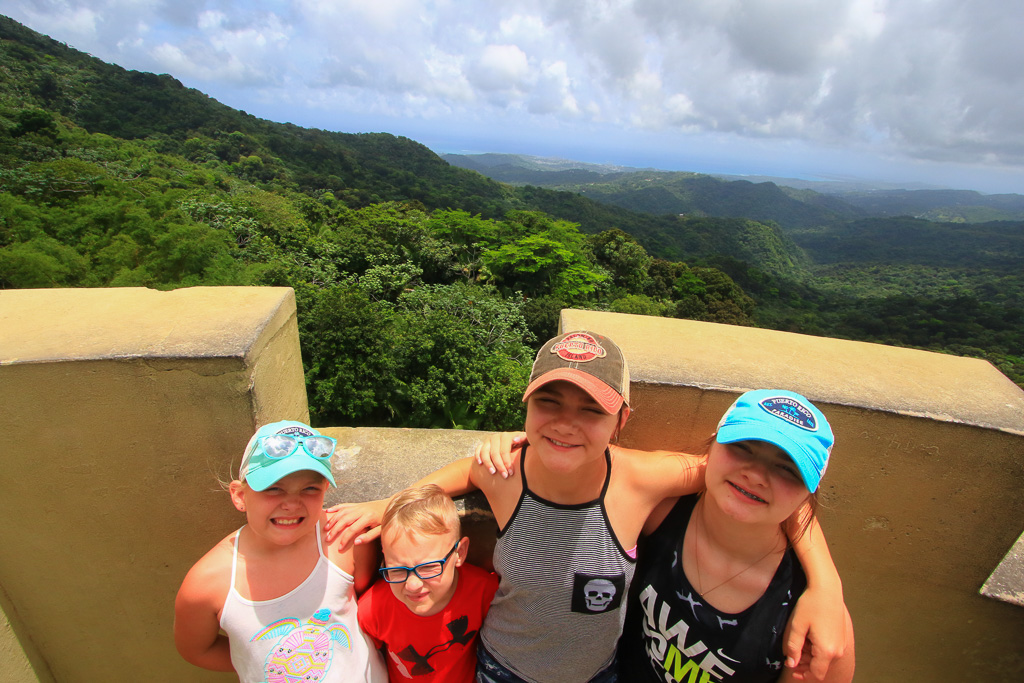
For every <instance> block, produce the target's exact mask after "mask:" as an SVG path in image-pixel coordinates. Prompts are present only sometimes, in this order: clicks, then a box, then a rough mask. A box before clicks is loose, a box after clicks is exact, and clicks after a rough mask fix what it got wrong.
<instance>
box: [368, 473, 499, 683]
mask: <svg viewBox="0 0 1024 683" xmlns="http://www.w3.org/2000/svg"><path fill="white" fill-rule="evenodd" d="M460 533H461V531H460V525H459V516H458V513H457V512H456V510H455V504H454V503H453V502H452V499H451V498H450V497H449V496H448V495H447V494H445V493H444V491H442V490H441V488H440V487H439V486H435V485H433V484H430V485H427V486H421V487H417V488H411V489H406V490H405V491H402V492H401V493H399V494H398V495H396V496H395V497H394V498H393V499H392V500H391V502H390V503H389V504H388V506H387V510H386V511H385V512H384V518H383V521H382V523H381V537H380V538H381V547H382V549H383V551H384V566H383V567H382V568H381V569H380V573H381V576H382V577H383V579H384V580H383V581H378V582H377V583H376V584H374V585H373V587H372V588H370V590H368V591H367V592H366V593H365V594H364V595H363V596H362V598H360V600H359V624H360V626H361V627H362V629H363V631H364V632H365V633H366V634H367V635H368V636H370V638H372V639H373V641H374V642H375V643H376V644H377V646H378V647H380V649H381V651H382V652H383V653H384V658H385V661H386V662H387V665H388V678H389V680H391V681H401V680H403V679H412V680H413V681H415V682H416V683H421V682H422V683H427V682H428V681H446V682H447V681H453V682H456V683H457V682H460V681H464V682H465V683H471V682H472V681H473V678H474V672H475V670H476V646H477V641H478V634H479V632H480V626H481V625H482V624H483V620H484V616H486V614H487V610H488V608H489V607H490V605H491V599H492V598H493V597H494V593H495V591H496V590H497V588H498V577H497V576H496V575H494V574H492V573H490V572H487V571H485V570H483V569H480V568H479V567H475V566H473V565H469V564H464V562H465V560H466V553H467V551H468V549H469V538H468V537H460Z"/></svg>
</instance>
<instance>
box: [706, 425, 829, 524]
mask: <svg viewBox="0 0 1024 683" xmlns="http://www.w3.org/2000/svg"><path fill="white" fill-rule="evenodd" d="M705 481H706V485H707V495H708V496H709V497H710V498H711V499H712V500H713V501H714V503H715V504H717V505H718V507H720V508H721V509H722V510H723V511H724V512H725V513H726V514H728V515H729V516H731V517H733V518H734V519H736V520H737V521H741V522H750V523H772V524H781V523H782V522H783V521H785V520H786V519H787V518H788V517H789V516H790V515H791V514H792V513H793V512H794V511H795V510H796V509H797V508H798V507H799V506H800V505H801V504H802V503H803V502H804V501H805V500H807V498H808V496H809V495H810V494H809V493H808V491H807V486H806V485H805V484H804V482H803V479H801V478H800V472H799V470H797V467H796V465H795V464H794V463H793V461H792V459H791V458H790V457H789V455H788V454H787V453H786V452H785V451H783V450H782V449H781V448H779V447H778V446H776V445H774V444H770V443H768V442H767V441H737V442H735V443H730V444H720V443H718V442H717V441H713V442H712V443H711V449H710V450H709V452H708V465H707V471H706V475H705Z"/></svg>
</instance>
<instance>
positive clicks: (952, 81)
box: [3, 0, 1024, 189]
mask: <svg viewBox="0 0 1024 683" xmlns="http://www.w3.org/2000/svg"><path fill="white" fill-rule="evenodd" d="M3 11H4V12H5V13H7V14H9V15H10V16H12V17H14V18H15V19H17V20H20V21H23V22H25V23H27V24H28V25H29V26H30V27H31V28H34V29H36V30H39V31H41V32H43V33H47V34H50V35H52V36H54V37H55V38H57V39H58V40H64V41H66V42H68V43H69V44H71V45H73V46H75V47H78V48H79V49H82V50H84V51H87V52H90V53H92V54H94V55H96V56H98V57H100V58H102V59H106V60H108V61H115V62H117V63H119V64H122V65H123V66H126V67H128V68H135V69H144V70H153V71H158V72H160V71H166V72H169V73H171V74H172V75H175V76H177V77H179V78H181V79H183V80H185V81H186V82H187V84H188V85H191V86H193V87H197V88H200V89H201V90H204V91H205V92H208V93H209V94H211V95H213V96H214V97H218V91H219V89H224V90H225V91H230V93H231V95H232V97H234V98H240V99H239V101H238V102H237V104H233V106H238V107H239V108H243V109H246V110H247V111H254V106H253V105H254V103H256V104H258V101H262V102H267V103H273V102H283V101H289V102H292V103H293V106H295V107H299V106H310V107H314V108H317V109H318V110H319V111H322V112H328V111H334V112H337V113H338V115H341V114H344V115H346V116H356V117H362V118H364V119H369V118H372V117H373V116H394V117H401V116H409V117H413V118H414V119H418V120H423V121H425V120H435V121H437V122H438V123H445V124H447V125H449V126H459V123H458V121H473V122H488V121H492V122H498V121H505V120H506V119H507V117H515V121H516V125H517V127H519V128H521V129H522V130H523V131H524V135H525V134H526V133H525V131H526V130H527V129H528V128H529V127H530V126H537V127H538V128H537V129H538V130H542V129H548V130H550V129H552V127H558V126H563V125H564V126H568V127H569V129H572V130H581V131H582V130H588V128H587V127H586V126H584V125H583V124H585V123H588V122H589V123H590V124H592V125H594V126H601V125H609V126H615V127H618V129H619V130H621V131H622V134H623V135H626V134H627V132H628V131H629V130H630V128H631V127H635V128H636V129H637V130H646V131H662V132H663V133H665V134H668V133H670V132H673V131H675V132H677V133H686V134H687V135H698V134H708V135H720V134H730V135H735V136H738V137H739V138H743V137H746V138H749V139H751V140H754V139H769V138H778V139H780V140H782V141H792V142H800V141H802V142H803V143H806V144H808V145H824V146H826V147H827V148H828V149H830V150H833V151H834V150H837V149H841V148H843V147H847V148H850V149H856V148H860V149H867V150H874V151H875V153H876V154H878V155H886V156H888V157H889V158H894V157H898V156H899V155H904V156H906V157H908V158H917V159H922V160H942V161H944V162H950V161H958V162H964V163H972V164H973V163H979V164H980V163H984V164H990V165H993V164H995V165H999V164H1002V165H1005V164H1011V165H1015V166H1020V167H1022V168H1024V128H1022V127H1021V126H1020V123H1019V122H1020V121H1021V120H1024V71H1022V70H1021V69H1020V64H1022V63H1024V41H1021V40H1020V39H1019V38H1018V36H1020V35H1021V34H1022V30H1024V14H1022V13H1020V12H1015V11H1013V10H1012V8H1009V7H1008V6H1007V5H1006V4H1005V3H1004V2H1002V0H972V1H970V2H968V0H832V1H831V2H821V1H820V0H687V1H686V2H680V1H679V0H517V2H515V3H508V2H505V1H503V0H501V1H499V0H477V2H473V3H465V2H457V1H456V0H375V1H374V2H366V1H365V0H292V1H290V2H289V1H287V0H248V1H247V2H241V1H240V0H218V1H216V2H215V1H213V0H9V1H8V2H5V9H4V10H3ZM240 86H244V87H240ZM222 99H223V98H222ZM228 103H229V104H232V102H228ZM343 107H344V108H346V109H345V110H344V111H342V108H343ZM431 117H435V118H433V119H431ZM319 125H320V127H325V128H330V127H332V123H331V121H330V120H329V119H326V118H325V119H323V120H322V121H321V122H320V124H319ZM481 125H483V124H481ZM604 142H608V143H610V141H604ZM1022 189H1024V188H1022Z"/></svg>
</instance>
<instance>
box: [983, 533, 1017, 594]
mask: <svg viewBox="0 0 1024 683" xmlns="http://www.w3.org/2000/svg"><path fill="white" fill-rule="evenodd" d="M978 592H979V593H981V594H982V595H984V596H985V597H988V598H992V599H993V600H1001V601H1002V602H1008V603H1010V604H1011V605H1017V606H1018V607H1024V534H1021V536H1020V538H1018V539H1017V542H1016V543H1014V544H1013V547H1012V548H1010V551H1009V552H1008V553H1006V557H1004V558H1003V561H1002V562H1000V563H999V565H998V566H997V567H996V568H995V571H993V572H992V574H991V576H989V577H988V580H986V581H985V584H984V585H983V586H982V587H981V590H980V591H978Z"/></svg>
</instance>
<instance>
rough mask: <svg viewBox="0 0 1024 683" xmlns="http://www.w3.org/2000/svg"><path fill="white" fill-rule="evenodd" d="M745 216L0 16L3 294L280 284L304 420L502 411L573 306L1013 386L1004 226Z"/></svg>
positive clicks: (1014, 332) (421, 420)
mask: <svg viewBox="0 0 1024 683" xmlns="http://www.w3.org/2000/svg"><path fill="white" fill-rule="evenodd" d="M747 213H752V211H747V210H744V211H738V212H729V211H723V212H721V214H720V215H710V214H708V213H707V212H705V213H704V214H702V215H687V216H679V215H677V214H673V213H660V214H659V213H648V212H643V211H636V210H630V209H628V208H624V207H622V206H616V205H613V204H611V203H605V202H598V201H595V200H594V199H592V198H589V197H588V196H584V195H583V194H581V193H579V192H568V191H556V190H552V189H546V188H540V187H537V186H512V185H508V184H503V183H499V182H496V181H494V180H492V179H489V178H487V177H485V176H483V175H481V174H479V173H476V172H474V171H471V170H467V169H462V168H458V167H455V166H452V165H450V164H448V163H447V162H445V161H444V160H442V159H441V158H439V157H438V156H437V155H435V154H434V153H433V152H431V151H430V150H428V149H427V148H426V147H424V146H422V145H420V144H418V143H416V142H414V141H412V140H408V139H405V138H400V137H395V136H391V135H387V134H359V135H353V134H344V133H333V132H328V131H322V130H310V129H303V128H299V127H297V126H293V125H290V124H279V123H274V122H270V121H265V120H260V119H257V118H255V117H252V116H250V115H248V114H245V113H244V112H238V111H235V110H232V109H230V108H228V107H226V106H224V105H222V104H220V103H218V102H216V101H215V100H213V99H210V98H209V97H207V96H205V95H203V94H202V93H200V92H198V91H195V90H191V89H188V88H185V87H183V86H182V85H181V84H180V83H179V82H178V81H176V80H175V79H174V78H172V77H171V76H167V75H162V76H156V75H153V74H147V73H139V72H132V71H126V70H124V69H121V68H120V67H117V66H113V65H110V64H105V63H103V62H101V61H99V60H97V59H95V58H93V57H90V56H88V55H85V54H83V53H80V52H78V51H76V50H74V49H72V48H70V47H67V46H65V45H63V44H60V43H57V42H55V41H52V40H50V39H49V38H46V37H45V36H41V35H39V34H36V33H33V32H32V31H30V30H28V29H26V28H25V27H23V26H21V25H20V24H17V23H16V22H14V21H12V20H10V19H7V18H5V17H0V288H25V287H108V286H145V287H154V288H174V287H183V286H193V285H227V284H231V285H287V286H291V287H293V288H294V289H295V291H296V296H297V301H298V306H299V324H300V338H301V343H302V353H303V362H304V366H305V370H306V381H307V385H308V390H309V398H310V409H311V413H312V415H313V420H314V422H315V423H317V424H341V425H392V426H460V427H478V428H511V427H513V426H516V425H517V424H518V423H519V422H520V420H521V412H520V411H521V406H520V401H519V398H520V395H521V392H522V389H523V387H524V385H525V381H526V377H527V375H528V373H529V366H530V362H531V360H532V349H533V348H534V347H535V345H536V344H537V342H538V340H543V339H544V338H546V337H548V336H550V335H551V334H553V333H554V331H555V329H554V326H555V323H556V319H557V313H558V311H559V310H560V309H561V308H564V307H567V306H573V307H580V308H596V309H601V310H613V311H622V312H629V313H639V314H645V315H661V316H675V317H683V318H692V319H697V320H708V321H716V322H726V323H732V324H741V325H764V326H772V327H777V328H779V329H789V330H794V331H801V332H809V333H813V334H824V335H832V336H843V337H848V338H853V339H867V340H872V341H881V342H884V343H894V344H907V345H915V346H920V347H923V348H932V349H935V350H948V351H952V352H956V353H965V354H971V355H979V356H982V357H986V358H989V359H990V360H992V361H993V362H995V363H996V364H997V365H999V367H1000V368H1001V369H1002V370H1003V371H1004V372H1006V373H1007V374H1009V375H1011V377H1013V378H1014V379H1015V380H1016V381H1018V382H1020V381H1022V378H1024V363H1022V361H1021V356H1022V354H1024V349H1022V348H1021V346H1022V339H1024V334H1022V333H1024V319H1022V315H1021V308H1020V305H1019V304H1018V303H1017V302H1019V301H1020V296H1019V295H1020V294H1021V293H1022V292H1021V289H1022V287H1021V276H1020V274H1019V271H1020V262H1021V250H1020V240H1021V235H1022V230H1021V226H1020V225H1019V224H1016V225H1014V224H992V225H990V226H987V227H983V226H978V227H977V229H978V230H984V231H985V232H983V233H981V232H974V229H973V228H971V229H969V230H966V232H964V231H963V230H964V226H959V229H960V230H961V232H957V230H955V229H954V228H952V227H945V228H943V230H944V232H943V233H942V239H943V240H947V241H948V243H949V244H953V245H957V246H956V247H955V248H959V246H958V245H960V244H965V245H968V246H967V247H965V248H967V249H969V250H970V253H971V254H972V255H973V256H972V259H973V260H968V261H959V260H957V259H950V258H949V254H950V253H951V250H950V249H949V248H946V249H942V248H940V247H938V246H937V242H936V241H935V239H934V234H931V233H929V230H930V227H929V226H932V225H936V224H933V223H927V222H925V221H918V222H914V221H912V220H911V219H901V220H902V221H903V222H902V223H901V224H900V225H901V226H902V227H900V228H899V230H898V231H897V232H892V234H889V233H890V232H891V231H889V230H888V229H887V227H886V226H887V225H888V224H886V223H881V224H876V223H872V222H871V221H872V220H882V221H884V220H889V219H871V218H869V217H866V216H865V215H858V216H856V217H857V218H858V219H859V220H857V221H854V222H848V221H846V220H845V219H847V218H850V217H851V216H843V217H839V216H832V217H830V218H829V221H831V222H829V223H827V224H819V223H818V222H817V221H815V220H811V221H805V222H801V223H794V224H792V225H784V224H782V223H780V222H778V221H774V220H771V219H763V220H758V219H757V217H756V216H752V215H746V214H747ZM879 234H881V235H882V236H883V237H882V240H881V242H879ZM935 234H938V233H935ZM897 235H898V236H900V238H901V239H902V240H903V242H902V243H903V245H904V246H903V251H895V250H892V249H887V248H886V246H885V245H886V244H887V243H886V242H885V240H886V239H889V238H894V237H895V236H897ZM966 235H969V238H965V236H966ZM859 236H863V239H861V238H860V237H859ZM996 238H998V239H999V240H1001V241H1000V242H998V244H997V245H993V243H991V242H990V243H989V245H988V247H986V246H984V241H985V239H988V240H994V239H996ZM915 240H916V241H918V242H920V243H922V244H924V245H925V246H928V249H926V250H922V251H921V252H920V253H921V254H924V255H925V256H924V257H922V258H918V257H917V256H916V254H915V247H914V244H915ZM955 248H954V249H953V251H954V252H955ZM837 253H847V254H849V255H850V257H849V258H843V259H837V258H834V255H835V254H837ZM879 254H881V255H882V256H884V257H885V258H888V261H886V260H885V259H884V258H881V257H879ZM901 254H904V255H903V256H901ZM943 258H945V260H942V259H943ZM922 259H923V260H922ZM926 261H927V262H926ZM933 261H934V262H933ZM929 278H934V279H936V283H938V282H939V281H941V282H942V284H941V285H938V284H937V286H936V287H928V286H926V282H927V280H928V279H929ZM901 282H906V283H907V286H906V287H904V286H902V285H901V284H900V283H901ZM911 283H913V286H910V284H911Z"/></svg>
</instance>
